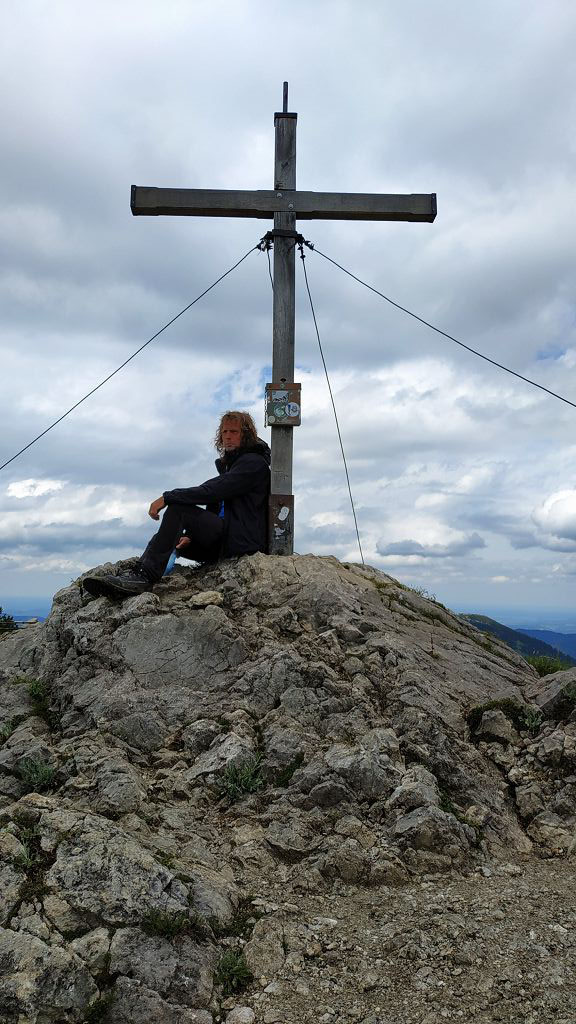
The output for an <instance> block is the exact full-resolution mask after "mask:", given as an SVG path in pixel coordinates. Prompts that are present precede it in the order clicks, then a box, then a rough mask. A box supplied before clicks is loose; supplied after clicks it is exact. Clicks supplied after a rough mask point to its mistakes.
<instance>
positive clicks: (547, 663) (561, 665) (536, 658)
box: [524, 654, 573, 676]
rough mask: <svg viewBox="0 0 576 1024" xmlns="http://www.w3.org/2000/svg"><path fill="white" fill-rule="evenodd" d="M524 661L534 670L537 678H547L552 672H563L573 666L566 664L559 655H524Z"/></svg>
mask: <svg viewBox="0 0 576 1024" xmlns="http://www.w3.org/2000/svg"><path fill="white" fill-rule="evenodd" d="M524 661H527V662H528V664H529V665H532V667H533V668H535V669H536V671H537V673H538V675H539V676H549V675H551V674H552V672H565V671H566V670H567V669H569V668H572V667H573V666H572V665H570V664H568V663H567V662H566V661H565V660H564V659H563V658H562V657H561V656H560V655H558V657H552V656H551V655H547V654H525V655H524Z"/></svg>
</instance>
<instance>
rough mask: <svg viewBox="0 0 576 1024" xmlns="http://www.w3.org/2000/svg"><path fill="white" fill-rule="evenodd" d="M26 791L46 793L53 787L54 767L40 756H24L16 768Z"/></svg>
mask: <svg viewBox="0 0 576 1024" xmlns="http://www.w3.org/2000/svg"><path fill="white" fill-rule="evenodd" d="M17 772H18V776H19V778H20V779H21V781H22V782H23V783H24V785H25V787H26V792H27V793H46V792H47V791H48V790H50V789H54V788H55V784H56V783H55V776H56V769H55V767H54V766H53V765H51V764H49V762H48V761H43V760H42V758H40V757H26V758H23V760H22V761H20V764H19V765H18V768H17Z"/></svg>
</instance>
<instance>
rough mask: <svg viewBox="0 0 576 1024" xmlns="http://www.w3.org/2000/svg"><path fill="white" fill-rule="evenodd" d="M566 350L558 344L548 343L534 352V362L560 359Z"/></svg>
mask: <svg viewBox="0 0 576 1024" xmlns="http://www.w3.org/2000/svg"><path fill="white" fill-rule="evenodd" d="M567 351H568V350H567V349H566V348H565V347H563V346H560V345H548V346H547V347H546V348H545V349H541V350H540V351H539V352H537V353H536V362H537V363H544V362H556V361H557V360H558V359H561V358H562V356H564V355H566V352H567Z"/></svg>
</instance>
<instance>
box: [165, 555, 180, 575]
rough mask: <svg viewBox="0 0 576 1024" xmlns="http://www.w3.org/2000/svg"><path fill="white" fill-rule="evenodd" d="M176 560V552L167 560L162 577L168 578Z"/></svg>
mask: <svg viewBox="0 0 576 1024" xmlns="http://www.w3.org/2000/svg"><path fill="white" fill-rule="evenodd" d="M177 558H178V552H177V551H173V552H172V554H171V555H170V558H169V559H168V565H167V566H166V568H165V569H164V575H165V576H169V575H170V573H171V572H172V570H173V568H174V566H175V564H176V559H177Z"/></svg>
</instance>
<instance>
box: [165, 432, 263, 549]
mask: <svg viewBox="0 0 576 1024" xmlns="http://www.w3.org/2000/svg"><path fill="white" fill-rule="evenodd" d="M216 469H217V470H218V474H219V475H218V476H215V477H213V478H212V479H211V480H206V481H205V483H203V484H200V485H199V486H198V487H178V488H176V490H174V491H164V495H163V497H164V501H165V502H166V504H167V505H206V507H207V509H208V510H209V511H210V512H215V513H216V515H218V513H219V511H220V507H221V502H224V533H223V539H222V551H221V553H222V556H223V557H224V558H231V557H232V556H233V555H252V554H254V552H255V551H264V552H266V551H267V549H268V495H269V493H270V449H269V447H268V445H267V444H266V442H265V441H262V440H261V438H258V440H257V441H256V442H255V443H254V444H252V445H249V446H247V447H245V448H237V449H236V451H233V452H227V453H225V454H224V456H223V457H222V458H220V459H216Z"/></svg>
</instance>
